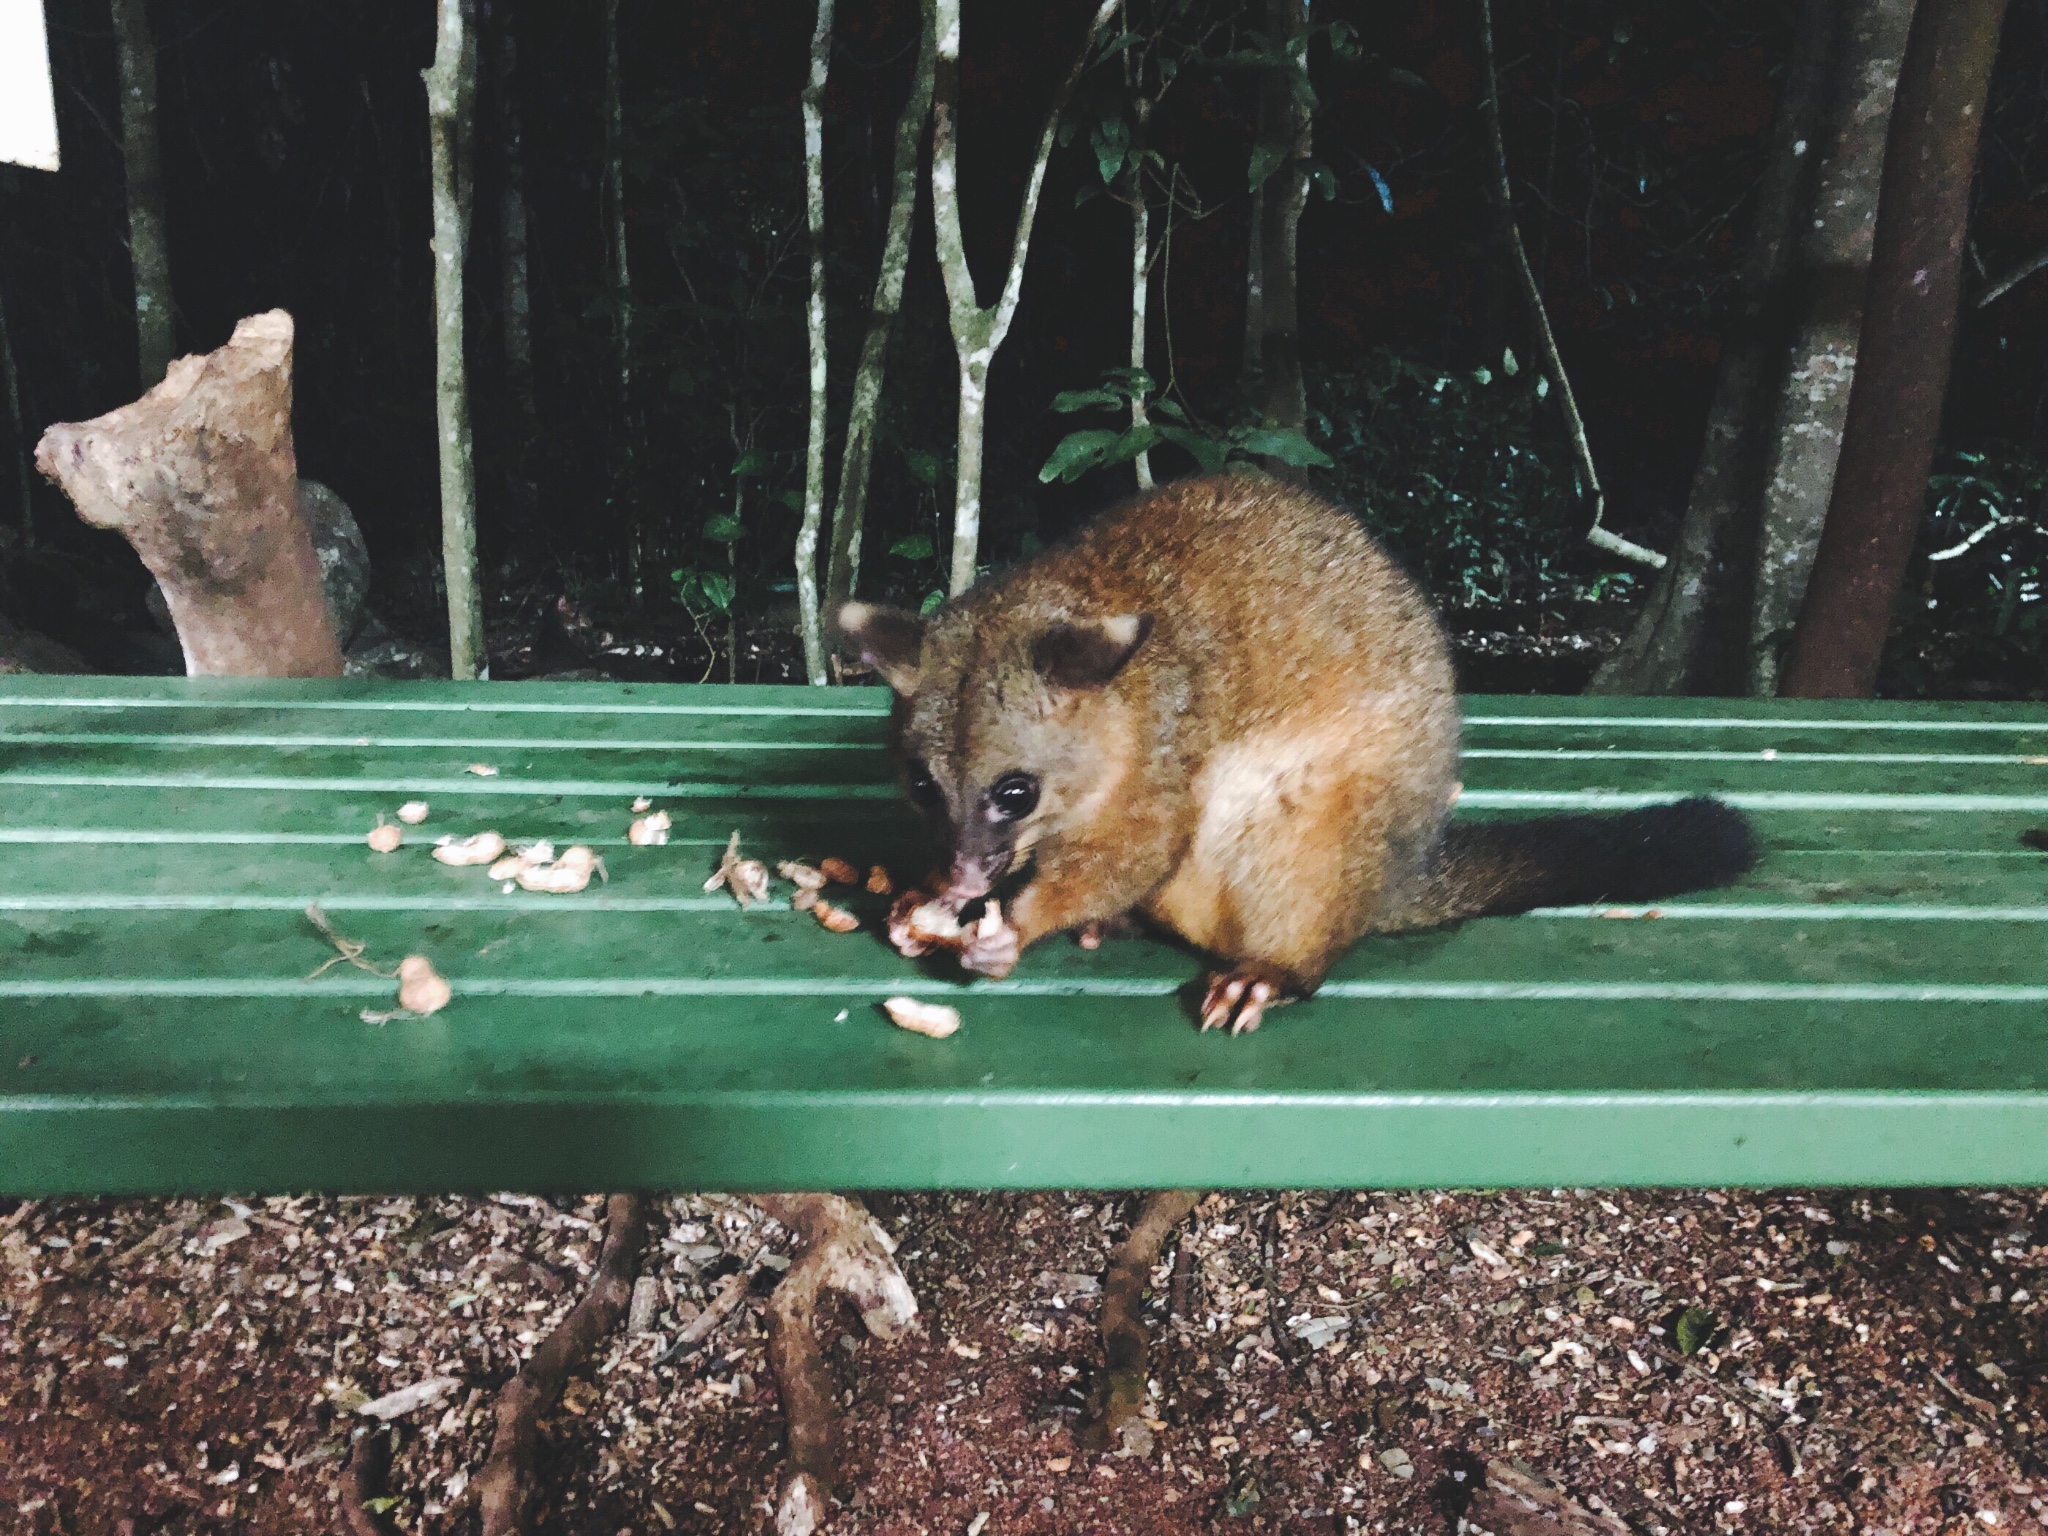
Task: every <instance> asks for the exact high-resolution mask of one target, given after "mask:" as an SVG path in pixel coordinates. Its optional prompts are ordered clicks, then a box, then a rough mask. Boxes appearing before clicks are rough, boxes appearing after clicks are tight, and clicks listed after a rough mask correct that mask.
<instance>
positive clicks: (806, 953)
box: [0, 678, 2048, 1193]
mask: <svg viewBox="0 0 2048 1536" xmlns="http://www.w3.org/2000/svg"><path fill="white" fill-rule="evenodd" d="M885 714H886V697H885V696H883V695H882V694H880V692H879V691H878V690H872V689H870V690H852V689H849V690H802V689H772V688H756V689H737V690H734V689H726V688H702V689H697V688H687V687H659V686H643V685H575V684H570V685H528V684H521V685H476V686H463V687H455V686H451V685H447V684H432V683H423V684H402V685H392V684H365V683H357V682H346V681H344V682H330V681H322V682H316V683H284V682H274V681H266V682H261V683H247V682H228V681H224V680H201V681H199V682H185V681H182V680H175V681H167V680H157V679H105V678H90V679H78V678H38V679H17V678H6V679H0V1188H4V1189H6V1190H8V1191H10V1192H23V1193H30V1192H45V1191H56V1190H107V1191H113V1190H135V1191H147V1190H170V1189H193V1188H209V1187H210V1188H222V1187H234V1188H239V1189H251V1190H254V1189H297V1188H333V1189H366V1188H376V1189H401V1188H403V1189H422V1190H425V1189H437V1188H472V1187H485V1186H496V1187H504V1186H506V1185H527V1186H531V1187H540V1188H563V1187H576V1188H597V1187H620V1186H624V1185H631V1184H644V1185H652V1186H660V1185H670V1186H678V1185H682V1186H688V1185H696V1186H705V1185H713V1186H721V1187H730V1188H762V1187H773V1186H782V1187H826V1186H837V1187H848V1186H930V1185H983V1186H986V1185H1020V1186H1022V1185H1032V1186H1059V1185H1095V1186H1139V1185H1159V1184H1180V1183H1197V1184H1210V1185H1216V1184H1269V1185H1270V1184H1283V1185H1315V1184H1400V1183H1423V1184H1504V1183H1543V1184H1550V1183H1559V1182H1571V1183H1716V1182H1722V1183H1726V1182H1735V1183H1742V1182H1754V1183H1761V1182H1795V1181H1796V1182H1836V1181H1847V1182H1895V1183H1913V1182H1950V1183H1953V1182H1976V1183H1984V1182H2048V1136H2044V1135H2043V1132H2044V1131H2048V1050H2044V1049H2043V1047H2044V1045H2048V1040H2044V1038H2043V1036H2044V1035H2048V943H2044V942H2043V939H2044V937H2048V933H2044V929H2043V926H2042V925H2043V923H2044V922H2048V856H2044V855H2043V854H2042V853H2040V852H2039V851H2038V850H2037V849H2036V848H2035V847H2034V846H2032V845H2031V844H2029V843H2028V842H2026V841H2024V840H2023V839H2024V838H2025V837H2026V835H2027V834H2029V833H2030V832H2035V831H2036V830H2037V829H2039V828H2040V827H2041V826H2042V825H2043V824H2044V823H2048V763H2044V762H2042V761H2036V760H2035V759H2037V758H2040V757H2042V756H2043V755H2044V753H2048V711H2043V710H2041V709H2039V708H2028V707H2025V706H1985V707H1978V706H1960V705H1934V706H1919V705H1913V706H1907V705H1893V704H1878V705H1845V704H1837V703H1830V704H1826V705H1813V704H1796V705H1794V704H1776V703H1762V704H1759V703H1755V702H1750V701H1727V700H1686V701H1673V700H1655V701H1616V700H1611V699H1601V700H1579V699H1541V700H1524V699H1512V700H1503V699H1478V700H1472V701H1468V714H1469V718H1470V727H1469V729H1468V734H1467V746H1468V758H1467V763H1466V767H1465V778H1466V783H1467V794H1466V797H1465V801H1464V802H1463V805H1462V807H1461V814H1465V815H1475V816H1494V815H1508V814H1520V813H1523V812H1527V811H1530V810H1537V809H1544V808H1572V807H1586V806H1596V805H1602V804H1626V803H1634V802H1638V801H1641V800H1654V799H1658V798H1667V797H1669V796H1671V795H1675V794H1681V793H1693V792H1699V791H1701V790H1720V791H1723V792H1726V793H1728V794H1729V796H1730V798H1732V799H1734V800H1736V801H1737V803H1740V804H1743V805H1745V806H1746V807H1748V808H1749V809H1750V811H1751V813H1752V815H1753V816H1754V817H1755V819H1756V821H1757V824H1758V828H1759V833H1760V836H1761V838H1762V840H1763V842H1764V844H1765V847H1766V849H1767V855H1766V859H1765V862H1764V863H1763V865H1762V867H1761V868H1760V869H1759V870H1758V871H1757V872H1756V873H1755V874H1754V875H1753V876H1752V877H1751V878H1750V879H1749V880H1747V881H1745V882H1744V883H1743V884H1741V885H1740V886H1738V887H1736V888H1734V889H1732V890H1729V891H1723V892H1707V893H1700V894H1697V895H1693V896H1688V897H1685V898H1682V899H1680V900H1677V901H1674V902H1669V903H1664V904H1661V905H1660V906H1659V907H1657V908H1655V909H1653V910H1654V913H1655V914H1656V915H1649V914H1644V913H1641V912H1640V909H1634V908H1631V909H1608V910H1609V911H1610V912H1620V911H1628V912H1631V913H1636V914H1637V915H1635V916H1633V917H1626V918H1617V917H1615V916H1612V915H1607V916H1599V915H1593V914H1592V913H1591V912H1588V911H1583V910H1575V911H1571V912H1556V913H1542V914H1532V915H1530V916H1528V917H1524V918H1517V919H1496V920H1490V921H1487V922H1484V923H1475V924H1468V925H1466V926H1464V927H1463V928H1460V929H1457V930H1452V931H1446V932H1439V933H1431V934H1419V935H1409V936H1402V937H1394V938H1386V939H1379V940H1373V941H1368V942H1367V943H1365V944H1362V945H1360V946H1359V947H1358V948H1357V949H1356V950H1354V951H1353V953H1352V954H1350V955H1349V956H1347V957H1346V958H1345V960H1344V961H1343V962H1342V963H1341V964H1340V965H1339V967H1338V968H1337V970H1336V972H1335V973H1334V974H1333V976H1332V978H1331V981H1330V983H1329V985H1328V986H1326V988H1325V989H1324V991H1323V993H1322V995H1321V996H1319V997H1318V998H1317V999H1316V1000H1315V1001H1314V1002H1313V1003H1311V1004H1308V1005H1304V1006H1298V1007H1293V1008H1289V1009H1287V1010H1285V1011H1283V1012H1280V1013H1278V1014H1276V1015H1275V1016H1274V1017H1273V1019H1272V1021H1271V1023H1270V1024H1269V1025H1268V1027H1267V1028H1266V1029H1265V1030H1263V1031H1261V1032H1260V1033H1259V1034H1257V1035H1255V1036H1252V1037H1248V1038H1244V1039H1237V1040H1229V1039H1224V1038H1222V1037H1217V1036H1208V1037H1204V1036H1201V1035H1198V1034H1197V1033H1195V1032H1194V1030H1193V1029H1192V1027H1191V1026H1190V1024H1189V1021H1188V1014H1187V1001H1186V998H1185V996H1184V993H1185V990H1186V988H1187V987H1188V985H1189V983H1190V982H1192V980H1193V979H1194V978H1195V976H1196V975H1197V974H1198V972H1199V969H1200V967H1199V962H1198V960H1197V959H1196V958H1195V957H1193V956H1191V955H1188V954H1185V953H1182V952H1180V951H1179V950H1177V949H1175V948H1172V947H1170V946H1166V945H1162V944H1156V943H1151V942H1147V941H1123V942H1114V943H1110V944H1107V945H1105V946H1104V947H1103V948H1102V949H1101V950H1099V951H1096V952H1093V953H1084V952H1082V951H1080V950H1078V949H1077V948H1075V947H1074V946H1072V945H1070V944H1067V943H1065V942H1061V941H1054V942H1052V943H1049V944H1047V945H1046V946H1044V947H1042V948H1041V949H1039V950H1035V951H1033V953H1032V954H1031V955H1029V956H1028V957H1027V958H1026V960H1025V963H1024V964H1023V965H1022V966H1020V967H1019V969H1018V971H1017V972H1016V974H1015V975H1014V976H1013V977H1012V978H1011V979H1010V980H1008V981H1006V982H1003V983H993V984H991V983H977V984H975V985H974V986H972V987H966V988H963V987H961V986H959V985H958V984H957V983H956V982H954V981H952V980H950V979H948V978H946V977H945V976H943V975H939V974H937V973H931V972H926V971H924V970H921V969H920V968H919V967H917V966H915V965H913V964H911V963H909V962H906V961H903V960H901V959H900V958H898V957H896V956H895V955H893V954H891V953H890V952H888V951H887V950H886V949H885V948H883V947H882V946H881V945H879V944H878V943H877V942H876V941H875V938H874V936H873V932H872V929H873V926H874V925H875V922H876V921H877V919H878V918H879V914H880V909H881V907H882V906H883V905H885V903H882V902H880V901H878V900H876V899H874V898H870V897H867V896H866V895H865V894H859V895H850V896H848V897H847V899H848V900H849V902H850V904H852V905H854V906H855V907H856V908H857V909H858V910H860V911H862V912H863V913H864V914H865V915H866V916H867V918H868V920H869V924H870V927H869V930H868V931H867V932H863V933H862V934H858V935H854V936H835V935H830V934H826V933H824V932H823V931H822V930H820V929H819V928H818V927H817V926H816V925H815V924H814V923H813V922H812V921H811V920H810V919H809V918H808V917H806V916H803V915H801V914H796V913H793V912H790V911H789V910H788V909H787V908H786V907H785V906H781V905H779V904H778V905H776V906H773V907H770V908H767V909H757V910H756V911H754V912H752V913H746V914H742V913H740V912H738V911H737V910H736V909H735V908H734V907H733V906H732V905H731V903H730V901H729V900H728V899H727V898H726V897H724V896H723V895H714V896H706V895H705V894H704V892H703V891H702V889H701V886H702V880H703V876H704V874H705V872H706V871H707V870H708V869H709V868H710V866H711V864H712V863H713V862H714V860H715V855H716V852H717V850H718V849H719V848H721V847H722V846H723V844H724V841H725V837H726V836H727V834H729V833H730V832H731V831H732V830H734V829H738V830H740V831H741V832H742V834H743V836H744V838H745V841H746V848H747V851H748V852H750V853H752V854H755V855H756V856H759V857H764V858H767V859H770V860H771V861H772V860H773V859H775V858H778V857H786V856H792V855H794V856H803V857H811V858H815V857H817V856H819V855H822V854H825V853H838V854H840V855H842V856H845V857H850V858H853V859H855V860H857V861H859V862H861V863H863V864H865V863H866V862H869V861H871V860H880V861H882V862H885V863H887V864H888V865H889V866H890V867H891V868H892V869H893V870H894V871H895V872H896V873H897V875H898V876H899V878H901V877H905V876H910V875H914V874H917V873H919V872H921V870H922V867H923V864H924V862H925V861H924V859H923V858H922V857H921V856H920V849H919V846H918V844H917V841H916V836H917V834H916V824H915V820H914V818H913V817H912V816H911V815H910V814H909V813H908V811H907V809H906V808H905V807H904V806H902V805H901V804H900V802H899V801H898V800H897V798H896V795H895V791H894V789H893V788H892V787H891V785H890V783H889V780H888V774H889V770H888V764H887V759H886V754H885V753H884V752H883V751H882V750H881V742H882V736H883V729H884V719H885ZM358 742H367V745H357V744H356V743H358ZM1767 751H1768V752H1769V753H1772V754H1775V755H1766V753H1767ZM475 761H483V762H489V763H492V764H494V765H496V766H497V767H498V768H499V770H500V771H499V774H498V775H497V776H496V777H494V778H488V779H479V778H476V777H474V776H471V775H468V774H465V773H464V772H463V769H464V767H465V766H466V765H467V764H468V763H470V762H475ZM637 793H645V794H649V795H652V796H654V797H656V798H657V799H658V800H659V802H660V803H661V804H662V805H663V806H664V808H666V809H668V810H669V811H670V814H671V815H672V817H673V818H674V820H675V827H674V830H673V833H672V837H673V841H672V842H671V843H670V845H669V846H668V847H666V848H659V849H637V848H629V847H626V846H623V844H622V842H621V838H622V834H623V831H624V827H625V823H626V821H627V820H628V819H629V817H630V812H629V811H628V810H627V809H626V802H627V801H628V800H629V799H630V798H631V796H632V795H634V794H637ZM413 796H420V797H423V798H427V799H429V800H430V801H431V802H432V805H433V814H432V816H431V818H430V820H429V822H428V823H427V825H426V826H424V827H420V828H415V829H410V830H409V832H408V838H409V844H408V847H407V848H406V850H405V851H403V852H401V853H399V854H395V855H389V856H380V855H375V854H372V853H370V852H369V851H368V850H367V849H365V848H364V847H363V846H362V845H361V837H362V835H363V833H364V832H365V831H366V830H367V828H368V826H369V825H370V824H371V823H372V822H373V821H374V820H375V819H376V817H377V816H378V815H380V814H384V815H388V814H389V813H390V812H391V811H393V810H395V808H396V805H397V803H398V801H399V800H400V799H403V798H411V797H413ZM484 826H492V827H496V828H497V829H498V830H500V831H502V832H504V833H505V834H506V835H507V836H509V837H513V838H531V837H540V836H546V837H550V838H552V839H553V840H554V841H556V842H557V844H563V843H566V842H569V841H587V842H590V843H592V844H593V845H594V846H597V847H599V848H600V850H601V851H602V852H603V853H604V855H605V858H606V861H607V864H608V866H609V867H610V870H611V874H612V877H613V878H612V880H611V882H610V883H609V884H605V885H602V886H596V887H593V888H592V890H591V891H589V892H587V893H584V894H583V895H579V896H575V897H543V896H536V895H530V894H527V893H524V892H515V893H513V894H511V895H506V894H504V893H503V892H501V890H500V889H499V887H498V886H497V885H496V884H494V883H493V882H491V881H489V880H488V878H487V877H486V876H485V875H484V873H483V872H482V871H480V870H450V869H446V868H443V867H441V866H439V865H437V864H435V863H433V862H432V861H431V859H430V858H429V856H428V854H427V851H426V849H427V846H428V845H429V844H430V843H431V841H432V838H433V836H434V835H436V834H438V833H441V832H455V833H466V832H469V831H472V830H476V829H479V828H481V827H484ZM778 889H786V888H784V887H778ZM309 900H319V901H320V902H322V903H323V904H325V905H326V906H327V907H328V909H329V911H330V912H331V913H332V914H333V917H334V920H335V923H336V926H337V927H338V928H339V929H340V930H341V931H342V932H344V933H346V934H348V935H350V936H352V937H354V938H357V939H361V940H363V941H365V942H366V943H367V944H368V945H369V947H370V953H371V954H372V955H373V956H375V957H377V958H379V959H381V960H383V961H384V962H386V963H389V962H390V961H392V960H395V959H396V958H397V957H398V956H399V955H401V954H404V953H407V952H411V951H418V952H422V953H426V954H428V955H429V956H430V957H432V958H433V959H434V961H435V962H436V964H437V966H439V968H440V969H441V970H442V971H443V973H444V974H446V975H447V976H448V977H449V978H450V980H451V981H452V982H453V984H454V986H455V990H456V999H455V1002H454V1003H453V1004H452V1005H451V1006H450V1007H449V1008H448V1009H447V1010H446V1011H445V1012H444V1013H442V1014H439V1015H436V1016H435V1017H433V1018H431V1019H426V1020H413V1021H398V1022H393V1023H390V1024H387V1025H382V1026H378V1025H372V1024H367V1023H364V1022H363V1021H362V1020H361V1019H360V1018H359V1017H358V1014H359V1013H360V1011H361V1010H362V1009H364V1008H365V1007H371V1008H384V1007H389V1006H390V1005H391V996H392V991H393V986H392V984H391V983H390V982H388V981H382V980H378V979H377V978H374V977H371V976H368V975H365V974H363V973H361V972H359V971H355V970H351V969H349V968H348V967H346V966H337V967H334V968H332V969H330V970H329V971H327V972H326V973H325V974H324V975H323V976H322V977H321V978H320V979H318V980H317V981H310V982H309V981H307V980H305V977H306V974H307V972H309V971H310V970H312V969H313V968H314V967H315V966H317V965H319V964H320V963H321V961H322V960H323V959H325V958H326V957H327V956H329V955H330V954H331V953H332V951H331V950H330V949H329V948H328V947H327V946H326V945H325V943H324V941H323V940H321V939H320V938H319V937H318V936H317V935H316V934H315V933H314V932H313V931H312V930H311V928H310V926H309V925H308V924H307V923H306V922H305V920H304V918H303V916H302V915H301V914H300V908H302V907H303V905H304V904H305V903H306V902H307V901H309ZM898 991H901V992H912V993H916V994H918V995H921V996H926V997H931V998H935V999H945V1000H949V1001H953V1002H955V1003H956V1004H957V1005H958V1006H959V1007H960V1008H961V1009H962V1011H963V1015H964V1017H965V1019H966V1025H965V1027H964V1028H963V1029H962V1031H961V1032H960V1033H959V1034H958V1035H956V1036H955V1037H953V1038H952V1039H950V1040H947V1041H943V1042H933V1041H928V1040H923V1039H919V1038H915V1037H911V1036H908V1035H905V1034H903V1033H902V1032H900V1031H897V1030H894V1029H893V1028H891V1027H890V1026H889V1025H887V1024H886V1023H885V1022H884V1021H883V1020H882V1019H881V1017H880V1015H879V1013H878V1012H877V1008H876V1004H877V1002H878V1000H879V999H880V998H881V997H882V996H885V995H888V994H889V993H891V992H898ZM842 1013H843V1014H844V1018H843V1019H842V1018H841V1017H840V1015H841V1014H842Z"/></svg>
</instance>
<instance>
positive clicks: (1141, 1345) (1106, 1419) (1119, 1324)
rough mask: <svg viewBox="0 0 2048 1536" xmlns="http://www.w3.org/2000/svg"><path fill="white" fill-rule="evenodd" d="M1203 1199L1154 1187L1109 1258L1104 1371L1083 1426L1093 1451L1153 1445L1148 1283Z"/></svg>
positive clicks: (1085, 1439) (1189, 1192)
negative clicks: (1148, 1412) (1173, 1235)
mask: <svg viewBox="0 0 2048 1536" xmlns="http://www.w3.org/2000/svg"><path fill="white" fill-rule="evenodd" d="M1201 1198H1202V1193H1201V1191H1200V1190H1196V1189H1161V1190H1155V1191H1154V1192H1153V1193H1152V1194H1150V1195H1148V1196H1147V1197H1146V1199H1145V1206H1144V1209H1143V1210H1141V1211H1139V1212H1138V1219H1137V1220H1136V1221H1134V1222H1132V1223H1131V1235H1130V1236H1129V1237H1127V1238H1125V1239H1124V1245H1123V1247H1121V1248H1119V1249H1118V1250H1117V1253H1116V1257H1115V1258H1114V1259H1112V1260H1111V1261H1110V1265H1109V1273H1108V1275H1107V1276H1105V1277H1104V1279H1103V1282H1102V1362H1103V1364H1102V1375H1101V1376H1100V1377H1098V1378H1097V1379H1096V1382H1095V1389H1094V1391H1093V1393H1092V1394H1091V1396H1090V1400H1089V1415H1088V1423H1087V1424H1086V1426H1085V1427H1084V1428H1083V1429H1082V1431H1081V1443H1082V1444H1083V1445H1084V1446H1086V1447H1088V1449H1090V1450H1095V1451H1113V1450H1128V1451H1135V1452H1137V1453H1138V1454H1140V1455H1143V1454H1145V1453H1146V1452H1148V1451H1150V1450H1151V1448H1152V1431H1151V1430H1150V1429H1148V1428H1147V1427H1146V1425H1145V1420H1144V1417H1143V1413H1144V1408H1145V1382H1146V1377H1147V1373H1146V1362H1145V1356H1146V1351H1147V1349H1148V1348H1149V1345H1150V1341H1149V1340H1148V1339H1147V1338H1146V1336H1145V1319H1144V1309H1145V1287H1146V1285H1147V1284H1149V1283H1150V1282H1151V1279H1152V1266H1153V1265H1154V1264H1157V1263H1158V1262H1159V1250H1160V1248H1161V1247H1162V1246H1163V1245H1164V1244H1165V1242H1166V1234H1167V1233H1169V1232H1171V1231H1172V1230H1173V1229H1174V1228H1175V1227H1177V1226H1179V1225H1180V1223H1181V1221H1182V1219H1183V1218H1184V1217H1185V1216H1186V1215H1187V1214H1188V1212H1190V1211H1192V1210H1193V1209H1194V1208H1195V1202H1196V1201H1198V1200H1200V1199H1201Z"/></svg>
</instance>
